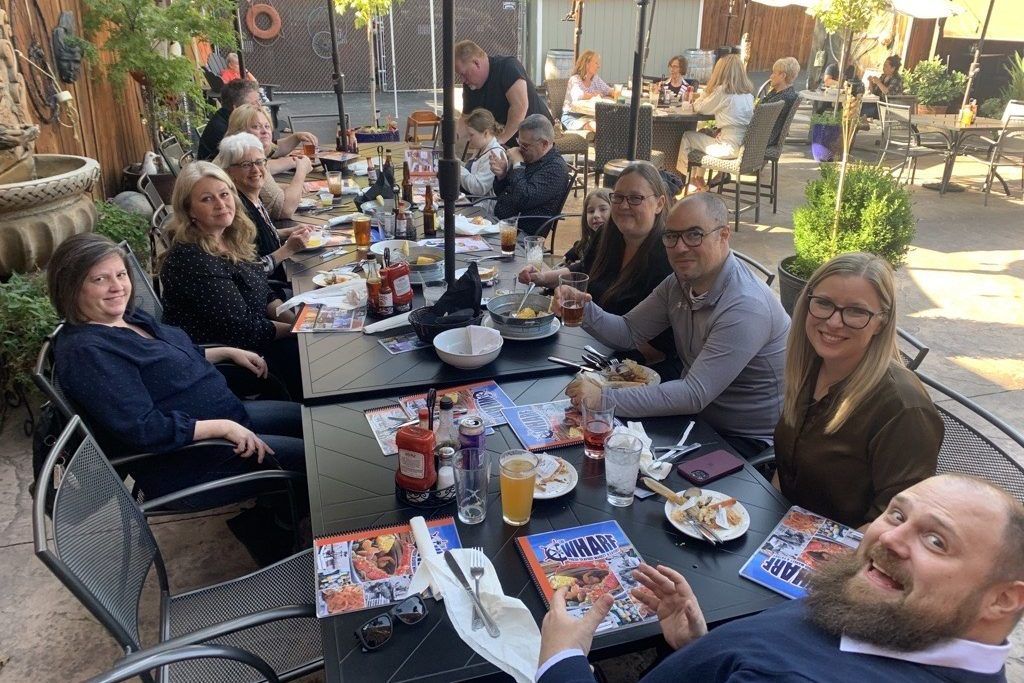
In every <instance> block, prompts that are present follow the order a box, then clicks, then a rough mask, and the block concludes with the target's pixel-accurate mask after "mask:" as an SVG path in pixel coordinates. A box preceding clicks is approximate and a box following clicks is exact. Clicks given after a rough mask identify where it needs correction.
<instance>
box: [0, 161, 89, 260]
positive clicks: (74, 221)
mask: <svg viewBox="0 0 1024 683" xmlns="http://www.w3.org/2000/svg"><path fill="white" fill-rule="evenodd" d="M34 160H35V166H36V170H35V176H36V178H35V179H34V180H26V181H24V182H20V183H7V184H3V185H0V280H6V279H7V278H9V277H10V276H11V274H12V273H15V272H19V273H23V272H28V271H32V270H35V269H37V268H42V267H43V266H45V265H46V263H47V261H49V260H50V255H51V254H52V253H53V250H54V249H55V248H56V247H57V245H58V244H60V243H61V242H63V241H64V240H65V239H67V238H68V237H70V236H72V235H76V234H78V233H80V232H92V228H93V225H95V223H96V207H95V206H94V205H93V200H92V195H91V192H92V186H93V183H95V182H96V181H97V180H98V179H99V173H100V165H99V163H97V162H96V160H95V159H89V158H87V157H78V156H69V155H64V154H36V155H35V157H34Z"/></svg>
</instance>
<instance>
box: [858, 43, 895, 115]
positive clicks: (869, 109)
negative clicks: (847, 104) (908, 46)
mask: <svg viewBox="0 0 1024 683" xmlns="http://www.w3.org/2000/svg"><path fill="white" fill-rule="evenodd" d="M902 65H903V62H901V61H900V58H899V57H897V56H896V55H889V56H888V57H886V58H885V61H884V62H882V75H881V77H879V76H870V77H868V86H869V90H868V91H869V92H870V93H871V94H872V95H875V96H876V97H877V98H878V99H880V100H882V101H885V100H887V99H888V98H889V97H890V96H894V95H902V94H903V76H901V75H900V67H901V66H902ZM861 113H862V114H864V116H867V117H869V118H872V119H877V118H878V105H877V104H875V103H874V102H866V103H865V104H864V106H863V107H862V108H861Z"/></svg>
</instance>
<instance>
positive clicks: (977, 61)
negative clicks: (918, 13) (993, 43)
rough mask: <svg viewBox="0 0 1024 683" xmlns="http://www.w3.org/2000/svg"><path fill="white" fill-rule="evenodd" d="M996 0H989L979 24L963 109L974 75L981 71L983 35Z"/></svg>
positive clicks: (968, 98)
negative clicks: (982, 20) (981, 21)
mask: <svg viewBox="0 0 1024 683" xmlns="http://www.w3.org/2000/svg"><path fill="white" fill-rule="evenodd" d="M995 4H996V0H989V2H988V12H986V13H985V23H984V24H982V25H981V38H979V39H978V42H977V44H975V46H974V61H972V62H971V72H970V73H969V74H967V88H965V89H964V101H963V103H962V104H961V105H960V109H963V108H964V107H966V106H967V104H968V103H969V102H970V101H971V87H972V86H973V85H974V77H975V76H976V75H977V73H978V72H979V71H981V51H982V50H983V49H985V35H986V34H987V33H988V22H989V20H990V19H991V18H992V7H994V6H995Z"/></svg>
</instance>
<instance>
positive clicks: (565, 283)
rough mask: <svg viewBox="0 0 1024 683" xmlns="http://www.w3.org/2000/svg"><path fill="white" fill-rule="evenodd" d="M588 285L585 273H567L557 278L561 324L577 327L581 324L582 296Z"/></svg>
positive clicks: (583, 301)
mask: <svg viewBox="0 0 1024 683" xmlns="http://www.w3.org/2000/svg"><path fill="white" fill-rule="evenodd" d="M589 285H590V276H589V275H587V274H586V273H567V274H566V275H559V276H558V306H559V308H561V309H562V324H563V325H565V326H566V327H579V326H580V325H582V324H583V306H584V305H585V297H584V296H583V295H584V294H586V293H587V287H588V286H589Z"/></svg>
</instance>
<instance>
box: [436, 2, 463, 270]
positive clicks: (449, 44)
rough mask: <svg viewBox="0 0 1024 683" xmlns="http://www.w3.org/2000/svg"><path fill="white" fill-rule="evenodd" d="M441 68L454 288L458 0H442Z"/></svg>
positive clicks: (447, 259)
mask: <svg viewBox="0 0 1024 683" xmlns="http://www.w3.org/2000/svg"><path fill="white" fill-rule="evenodd" d="M441 68H442V74H441V78H442V84H443V86H444V111H443V112H442V114H441V142H442V156H441V160H440V162H439V163H438V173H437V174H438V180H439V182H440V185H441V200H442V201H443V202H444V279H445V280H447V281H448V286H449V287H450V286H452V285H454V284H455V200H456V199H458V197H459V160H458V159H457V158H455V0H442V1H441Z"/></svg>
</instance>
